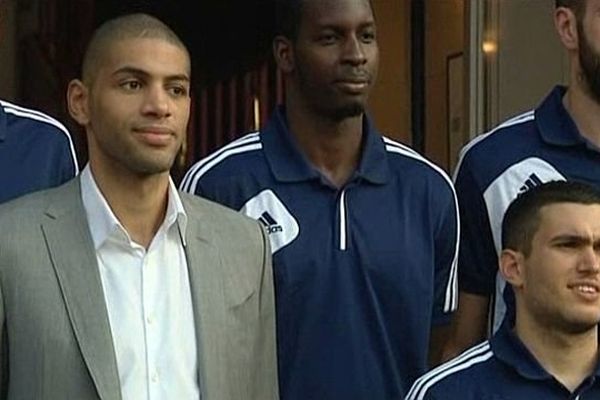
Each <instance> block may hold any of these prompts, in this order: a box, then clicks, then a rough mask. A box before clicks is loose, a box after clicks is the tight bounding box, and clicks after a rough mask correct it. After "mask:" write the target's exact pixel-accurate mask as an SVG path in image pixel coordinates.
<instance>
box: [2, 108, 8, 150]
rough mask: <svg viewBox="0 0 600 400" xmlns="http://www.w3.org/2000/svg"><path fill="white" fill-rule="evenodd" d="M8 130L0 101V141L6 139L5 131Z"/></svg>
mask: <svg viewBox="0 0 600 400" xmlns="http://www.w3.org/2000/svg"><path fill="white" fill-rule="evenodd" d="M7 132H8V121H7V120H6V113H5V112H4V105H2V103H1V102H0V142H2V141H4V139H6V133H7Z"/></svg>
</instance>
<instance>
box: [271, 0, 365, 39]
mask: <svg viewBox="0 0 600 400" xmlns="http://www.w3.org/2000/svg"><path fill="white" fill-rule="evenodd" d="M306 1H308V0H275V35H278V36H284V37H286V38H288V39H290V40H291V41H293V42H295V41H296V39H297V38H298V31H299V29H300V22H301V21H302V11H303V7H304V3H305V2H306ZM314 1H320V0H314ZM369 5H370V6H371V11H372V12H373V14H375V10H374V8H373V1H372V0H369Z"/></svg>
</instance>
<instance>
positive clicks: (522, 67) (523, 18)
mask: <svg viewBox="0 0 600 400" xmlns="http://www.w3.org/2000/svg"><path fill="white" fill-rule="evenodd" d="M491 11H492V13H491V14H492V15H493V13H494V12H496V13H497V21H496V23H497V26H496V28H497V33H496V35H497V41H498V53H497V58H496V62H497V64H496V68H497V69H496V72H497V77H496V78H495V79H491V82H490V85H494V86H493V87H490V88H489V89H490V95H491V97H489V100H490V101H491V109H490V112H491V117H492V118H491V119H489V122H492V123H493V122H495V123H497V122H500V121H503V120H505V119H507V118H508V117H510V116H513V115H515V114H518V113H520V112H522V111H526V110H530V109H532V108H534V107H535V106H537V105H538V104H539V103H540V101H541V100H542V99H543V98H544V97H545V96H546V94H547V93H548V92H549V91H550V89H551V88H552V87H553V86H554V85H555V84H557V83H560V82H566V81H567V78H568V61H567V56H566V52H565V51H564V50H563V47H562V45H561V43H560V41H559V38H558V35H557V33H556V30H555V28H554V19H553V14H554V1H550V0H498V1H497V2H496V10H491ZM492 18H493V17H492ZM493 120H496V121H493Z"/></svg>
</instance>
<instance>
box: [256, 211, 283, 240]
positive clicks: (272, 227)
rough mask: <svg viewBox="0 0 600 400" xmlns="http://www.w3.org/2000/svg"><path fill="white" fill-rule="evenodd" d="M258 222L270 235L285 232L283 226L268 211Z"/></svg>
mask: <svg viewBox="0 0 600 400" xmlns="http://www.w3.org/2000/svg"><path fill="white" fill-rule="evenodd" d="M258 220H259V221H260V222H261V223H262V224H263V225H264V226H265V228H267V232H268V233H269V235H270V234H272V233H277V232H283V228H282V226H281V225H279V224H278V223H277V221H275V219H274V218H273V217H272V216H271V214H269V213H268V212H267V211H265V212H264V213H262V215H261V216H260V217H259V218H258Z"/></svg>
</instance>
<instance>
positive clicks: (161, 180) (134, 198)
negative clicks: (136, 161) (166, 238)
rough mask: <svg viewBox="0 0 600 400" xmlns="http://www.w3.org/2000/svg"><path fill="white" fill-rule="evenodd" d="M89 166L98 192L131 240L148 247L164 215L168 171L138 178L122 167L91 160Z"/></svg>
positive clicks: (166, 199)
mask: <svg viewBox="0 0 600 400" xmlns="http://www.w3.org/2000/svg"><path fill="white" fill-rule="evenodd" d="M90 168H91V170H92V174H93V176H94V180H95V181H96V184H97V185H98V188H99V189H100V192H101V193H102V195H103V196H104V198H105V199H106V201H107V203H108V204H109V206H110V208H111V210H112V212H113V213H114V214H115V216H116V217H117V219H118V220H119V222H120V223H121V224H122V225H123V227H124V228H125V229H126V230H127V232H128V233H129V236H131V239H132V240H133V241H134V242H136V243H138V244H140V245H142V246H144V247H145V248H148V246H149V245H150V242H151V241H152V239H153V238H154V235H155V234H156V232H157V231H158V228H159V227H160V225H161V224H162V222H163V220H164V218H165V214H166V210H167V201H168V186H169V174H168V172H166V173H164V174H159V175H149V176H144V177H141V176H139V175H134V174H132V173H131V172H124V171H122V170H121V171H119V172H115V171H110V170H109V169H107V168H102V167H100V166H99V165H98V164H95V163H93V160H91V159H90Z"/></svg>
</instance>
